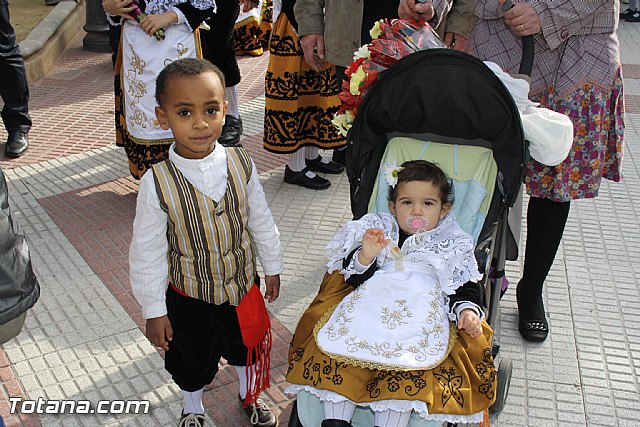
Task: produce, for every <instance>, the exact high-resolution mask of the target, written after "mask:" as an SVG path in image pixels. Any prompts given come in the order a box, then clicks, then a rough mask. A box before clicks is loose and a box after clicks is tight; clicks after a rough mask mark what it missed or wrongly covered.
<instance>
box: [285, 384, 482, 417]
mask: <svg viewBox="0 0 640 427" xmlns="http://www.w3.org/2000/svg"><path fill="white" fill-rule="evenodd" d="M303 390H304V391H308V392H309V393H311V394H312V395H314V396H315V397H317V398H318V399H320V400H321V401H328V402H332V403H339V402H345V401H346V402H351V403H354V404H356V405H358V406H366V407H370V408H371V409H372V410H373V411H375V412H383V411H386V410H388V409H391V410H393V411H397V412H409V411H413V412H416V413H417V414H418V415H419V416H420V417H421V418H424V419H426V420H429V421H441V422H450V423H479V422H482V421H483V420H484V412H478V413H475V414H471V415H452V414H430V413H429V410H428V408H427V404H426V403H424V402H421V401H419V400H379V401H375V402H363V403H357V402H353V401H351V400H349V399H347V398H346V397H344V396H342V395H341V394H338V393H336V392H333V391H329V390H320V389H317V388H315V387H311V386H308V385H299V384H291V385H290V386H289V387H287V388H286V389H285V391H284V392H285V394H289V395H296V394H298V393H299V392H301V391H303Z"/></svg>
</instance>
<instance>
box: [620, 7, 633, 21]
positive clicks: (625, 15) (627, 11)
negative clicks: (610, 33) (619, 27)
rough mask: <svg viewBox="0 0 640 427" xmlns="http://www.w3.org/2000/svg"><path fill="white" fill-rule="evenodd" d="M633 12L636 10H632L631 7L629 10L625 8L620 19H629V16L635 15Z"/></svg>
mask: <svg viewBox="0 0 640 427" xmlns="http://www.w3.org/2000/svg"><path fill="white" fill-rule="evenodd" d="M633 12H635V10H631V9H629V8H627V10H625V11H624V12H622V13H621V14H620V19H627V18H628V17H630V16H631V15H633Z"/></svg>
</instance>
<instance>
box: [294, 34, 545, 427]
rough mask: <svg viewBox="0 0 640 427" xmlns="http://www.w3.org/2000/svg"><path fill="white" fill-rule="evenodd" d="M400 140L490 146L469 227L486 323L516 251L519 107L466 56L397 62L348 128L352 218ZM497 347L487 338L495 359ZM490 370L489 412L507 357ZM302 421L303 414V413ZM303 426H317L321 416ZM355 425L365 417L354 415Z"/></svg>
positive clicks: (498, 406) (527, 60)
mask: <svg viewBox="0 0 640 427" xmlns="http://www.w3.org/2000/svg"><path fill="white" fill-rule="evenodd" d="M532 60H533V40H532V39H531V37H529V38H525V39H523V61H522V63H521V68H520V73H521V74H524V75H528V74H530V72H531V68H532ZM407 141H410V143H411V144H417V145H429V144H430V145H431V146H433V145H437V146H439V147H440V148H442V147H444V148H443V149H445V150H446V149H447V147H455V149H454V148H451V149H452V150H456V151H455V152H456V155H457V153H458V151H457V150H458V147H463V146H464V147H479V148H481V149H485V150H488V151H489V152H490V154H489V156H490V157H492V162H494V163H493V164H494V165H495V167H496V169H495V171H496V172H495V174H494V175H493V176H492V177H491V179H490V180H489V181H487V185H488V186H490V187H491V189H490V190H491V191H489V192H488V196H487V197H488V199H487V200H486V201H485V203H486V205H487V207H488V208H487V212H486V217H484V218H482V219H483V221H482V222H481V223H479V225H478V226H477V230H476V233H475V237H476V241H477V245H476V249H475V255H476V259H477V261H478V266H479V268H480V272H481V273H483V274H484V280H483V281H482V283H481V285H482V286H483V288H484V290H483V295H484V306H485V308H486V310H485V314H486V320H487V322H488V323H489V324H490V325H493V324H494V323H495V321H496V318H497V314H498V305H499V304H498V302H499V299H500V295H501V287H502V282H503V280H504V269H505V262H506V260H507V259H509V260H515V259H517V255H518V250H517V241H518V239H517V238H514V237H513V235H512V234H511V232H510V227H509V221H508V214H509V208H510V207H512V206H513V205H514V203H515V202H516V200H518V197H519V195H520V194H521V183H522V178H523V173H524V165H525V163H526V161H527V158H528V150H527V143H526V141H525V139H524V134H523V130H522V125H521V122H520V116H519V113H518V109H517V107H516V105H515V103H514V101H513V99H512V97H511V95H510V93H509V91H508V90H507V89H506V87H505V86H504V85H503V83H502V82H501V81H500V79H499V78H498V77H497V76H496V75H495V74H494V73H493V72H492V71H491V70H490V69H489V68H488V67H487V66H486V65H485V64H484V63H483V62H482V61H479V60H478V59H476V58H474V57H472V56H470V55H467V54H464V53H460V52H456V51H452V50H448V49H430V50H424V51H420V52H417V53H414V54H411V55H409V56H407V57H405V58H403V59H401V60H400V61H398V62H397V63H396V64H394V65H393V66H392V67H391V68H389V69H388V70H387V71H386V72H384V73H383V74H382V75H381V76H380V77H379V80H378V82H376V84H375V85H374V86H373V87H372V88H371V90H370V91H369V92H368V93H367V95H366V97H365V99H364V101H363V103H362V104H361V106H360V108H359V110H358V114H357V116H356V119H355V122H354V123H353V127H352V129H351V130H350V132H349V135H348V148H347V175H348V177H349V182H350V186H351V210H352V213H353V216H354V218H355V219H358V218H360V217H362V216H363V215H364V214H366V213H367V212H370V211H371V209H372V207H374V206H375V201H373V199H374V198H375V197H376V194H375V193H376V189H377V187H378V185H377V182H378V181H379V176H378V175H379V171H380V165H381V164H382V162H383V161H384V160H385V159H386V156H387V153H388V151H389V150H392V149H394V148H393V147H392V145H394V146H395V147H396V148H395V149H396V151H398V150H397V149H398V146H399V144H406V143H407ZM425 141H429V142H426V143H425ZM424 151H425V149H424V148H423V149H421V150H420V153H421V155H422V154H423V153H424ZM409 152H411V151H410V150H409ZM414 152H415V151H414ZM405 160H408V159H405ZM427 160H432V159H427ZM436 160H437V159H436ZM400 163H401V162H398V164H400ZM441 166H442V165H441ZM445 171H446V169H445ZM456 191H457V190H456ZM372 196H373V197H372ZM456 197H457V196H456ZM454 209H455V208H454ZM463 228H464V227H463ZM472 234H473V233H472ZM499 347H500V346H499V344H498V343H497V341H496V340H494V343H493V356H494V358H496V356H497V355H498V352H499ZM496 370H497V388H496V401H495V403H494V404H493V406H492V407H491V411H492V412H494V413H497V412H500V411H501V410H502V409H503V407H504V404H505V401H506V399H507V394H508V389H509V384H510V380H511V372H512V362H511V360H510V359H508V358H499V359H496ZM302 397H303V396H301V395H300V394H299V395H298V399H297V402H296V403H294V406H293V409H292V415H291V418H290V420H289V426H293V427H296V426H301V425H309V421H306V423H304V424H303V422H304V421H305V420H304V418H305V417H303V416H302V415H303V414H302V412H304V411H301V409H302V406H303V405H309V404H310V401H309V398H308V396H305V397H304V399H302ZM311 399H315V397H311ZM298 406H300V408H298ZM364 410H366V409H364ZM301 420H302V421H301ZM306 420H309V417H308V414H307V416H306ZM354 420H355V415H354ZM310 425H320V421H319V420H318V421H317V423H316V422H314V423H312V424H310ZM354 425H364V424H359V423H356V422H354ZM371 425H372V424H371Z"/></svg>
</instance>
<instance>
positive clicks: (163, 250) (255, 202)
mask: <svg viewBox="0 0 640 427" xmlns="http://www.w3.org/2000/svg"><path fill="white" fill-rule="evenodd" d="M174 147H175V144H174V145H172V146H171V148H170V149H169V159H170V160H171V161H172V162H173V164H174V165H175V166H176V167H177V168H178V170H180V172H182V174H183V175H184V176H185V178H186V179H187V180H188V181H189V182H190V183H191V184H192V185H193V186H194V187H195V188H196V189H197V190H198V191H200V192H202V193H203V194H205V195H206V196H208V197H210V198H211V199H213V200H214V201H216V202H219V201H220V200H221V199H222V197H224V194H225V192H226V190H227V151H226V148H225V147H224V146H222V145H220V144H216V146H215V148H214V150H213V152H212V153H211V154H209V155H208V156H207V157H205V158H204V159H186V158H184V157H181V156H179V155H178V154H176V152H175V150H174ZM252 166H253V167H252V171H251V178H250V179H249V183H248V184H247V189H248V200H249V218H248V228H249V233H251V236H252V237H253V241H254V243H255V247H256V250H257V255H258V259H259V260H260V264H261V265H262V269H263V270H264V273H265V274H266V275H276V274H280V273H282V272H283V271H284V266H283V262H282V254H281V249H280V238H279V236H280V233H279V232H278V227H277V226H276V224H275V222H274V221H273V217H272V215H271V210H270V209H269V205H268V204H267V200H266V197H265V195H264V191H263V189H262V184H260V179H259V178H258V173H257V171H256V167H255V164H253V160H252ZM167 221H168V216H167V214H166V213H165V212H164V211H163V210H162V209H161V207H160V199H159V198H158V194H157V192H156V187H155V183H154V179H153V173H152V172H149V173H146V174H144V175H143V176H142V179H141V180H140V187H139V190H138V201H137V206H136V217H135V219H134V221H133V238H132V240H131V246H130V248H129V278H130V281H131V289H132V290H133V294H134V296H135V297H136V299H137V301H138V303H139V304H140V305H141V306H142V316H143V317H144V318H145V319H149V318H154V317H160V316H164V315H166V314H167V307H166V303H165V293H166V290H167V284H168V283H169V263H168V256H167V253H168V250H169V244H168V242H167V236H166V232H167Z"/></svg>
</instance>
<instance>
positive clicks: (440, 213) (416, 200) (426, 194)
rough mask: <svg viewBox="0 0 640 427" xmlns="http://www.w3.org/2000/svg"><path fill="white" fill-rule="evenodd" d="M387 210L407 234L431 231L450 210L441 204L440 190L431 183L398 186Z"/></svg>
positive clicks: (401, 184)
mask: <svg viewBox="0 0 640 427" xmlns="http://www.w3.org/2000/svg"><path fill="white" fill-rule="evenodd" d="M389 210H391V213H392V214H393V215H394V216H395V217H396V220H397V221H398V225H399V226H400V228H401V229H402V230H403V231H404V232H405V233H407V234H415V233H416V232H417V231H428V230H433V229H434V228H436V226H437V225H438V222H439V221H440V220H441V219H443V218H444V217H445V216H447V214H448V213H449V211H450V210H451V203H448V202H447V203H442V200H441V198H440V189H439V188H437V187H436V186H434V185H433V184H432V183H431V182H425V181H408V182H401V183H399V184H398V197H397V198H396V200H395V202H393V201H390V202H389Z"/></svg>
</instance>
